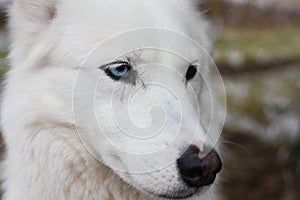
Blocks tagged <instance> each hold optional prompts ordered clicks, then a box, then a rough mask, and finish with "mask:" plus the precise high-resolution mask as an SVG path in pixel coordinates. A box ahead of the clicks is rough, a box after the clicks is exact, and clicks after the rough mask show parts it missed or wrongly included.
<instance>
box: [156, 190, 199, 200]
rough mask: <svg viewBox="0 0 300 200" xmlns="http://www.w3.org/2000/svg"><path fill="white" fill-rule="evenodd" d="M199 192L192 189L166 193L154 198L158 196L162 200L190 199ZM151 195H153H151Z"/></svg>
mask: <svg viewBox="0 0 300 200" xmlns="http://www.w3.org/2000/svg"><path fill="white" fill-rule="evenodd" d="M200 192H201V190H200V189H199V190H198V189H192V190H179V191H174V192H168V193H165V194H158V195H157V194H156V196H159V197H161V198H163V199H187V198H190V197H192V196H194V195H197V194H199V193H200ZM152 195H153V193H152Z"/></svg>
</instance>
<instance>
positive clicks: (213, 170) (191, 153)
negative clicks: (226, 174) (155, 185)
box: [177, 145, 222, 188]
mask: <svg viewBox="0 0 300 200" xmlns="http://www.w3.org/2000/svg"><path fill="white" fill-rule="evenodd" d="M200 156H201V153H200V150H199V149H198V148H197V147H196V146H194V145H192V146H190V147H189V148H188V149H187V150H186V151H185V152H184V153H183V155H182V156H181V157H180V158H179V159H178V160H177V166H178V168H179V172H180V175H181V178H182V180H183V181H184V182H185V183H186V184H187V185H189V186H190V187H197V188H199V187H202V186H206V185H210V184H212V183H213V182H214V180H215V178H216V175H217V173H219V172H220V171H221V169H222V162H221V159H220V157H219V155H218V154H217V152H216V151H215V150H211V151H210V152H209V153H208V154H207V155H206V156H205V157H204V158H200Z"/></svg>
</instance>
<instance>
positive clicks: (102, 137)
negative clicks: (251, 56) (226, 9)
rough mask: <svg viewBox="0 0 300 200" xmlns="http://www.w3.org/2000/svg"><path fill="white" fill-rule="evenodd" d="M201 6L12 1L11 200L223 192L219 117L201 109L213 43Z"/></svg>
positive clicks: (173, 0)
mask: <svg viewBox="0 0 300 200" xmlns="http://www.w3.org/2000/svg"><path fill="white" fill-rule="evenodd" d="M194 4H195V3H194V2H192V0H84V1H83V0H60V1H58V0H14V2H13V4H12V6H11V8H10V10H9V11H10V12H9V16H10V20H9V28H10V34H11V46H10V50H11V51H10V56H9V58H10V63H11V69H10V71H9V72H8V74H7V78H6V83H5V84H6V85H5V89H4V95H3V103H2V116H1V121H2V129H3V135H4V139H5V143H6V147H7V152H6V158H5V160H4V162H3V170H2V175H1V177H2V178H3V184H2V190H3V193H4V196H3V199H4V200H21V199H22V200H41V199H45V200H57V199H59V200H60V199H72V200H76V199H85V200H123V199H128V200H135V199H142V200H144V199H199V200H201V199H213V200H215V199H216V198H217V197H216V190H215V183H214V182H215V179H216V177H217V173H218V172H219V171H220V170H221V160H220V158H219V156H218V154H217V152H216V150H214V149H216V148H213V147H215V146H214V142H213V140H211V139H209V137H208V136H207V133H208V131H207V130H208V129H207V127H206V124H207V123H206V121H205V119H207V118H212V119H213V120H214V118H213V116H212V115H210V114H207V112H204V110H202V109H201V106H200V107H198V106H199V104H200V103H203V102H207V98H208V96H206V95H200V94H202V92H203V90H205V88H207V87H204V85H206V84H203V83H204V82H207V83H209V81H210V79H209V78H207V77H208V76H209V75H208V71H209V70H208V65H209V56H208V55H207V54H206V53H205V52H206V51H207V52H210V51H211V41H210V38H209V33H208V31H207V30H208V26H207V23H206V22H205V20H203V19H202V17H201V15H200V14H199V13H198V12H197V11H196V5H194ZM197 45H198V46H197ZM205 79H207V80H205ZM204 80H205V81H204ZM210 106H211V103H210V104H209V103H207V104H206V103H205V106H204V107H210ZM217 129H219V128H216V129H214V127H213V128H212V130H215V131H216V130H217Z"/></svg>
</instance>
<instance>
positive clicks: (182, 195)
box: [158, 193, 196, 199]
mask: <svg viewBox="0 0 300 200" xmlns="http://www.w3.org/2000/svg"><path fill="white" fill-rule="evenodd" d="M195 194H196V193H188V194H175V195H166V194H163V195H158V196H159V197H162V198H164V199H187V198H189V197H192V196H194V195H195Z"/></svg>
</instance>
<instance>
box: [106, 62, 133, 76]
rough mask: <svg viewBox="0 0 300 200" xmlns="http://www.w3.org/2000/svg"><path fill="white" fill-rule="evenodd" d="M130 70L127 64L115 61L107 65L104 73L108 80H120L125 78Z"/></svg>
mask: <svg viewBox="0 0 300 200" xmlns="http://www.w3.org/2000/svg"><path fill="white" fill-rule="evenodd" d="M130 70H131V66H130V64H129V63H128V62H124V61H117V62H114V63H111V64H110V65H108V66H107V68H106V69H105V70H104V71H105V73H106V74H107V75H108V76H109V77H110V78H112V79H114V80H120V79H121V78H124V77H126V76H127V75H128V72H129V71H130Z"/></svg>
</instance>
